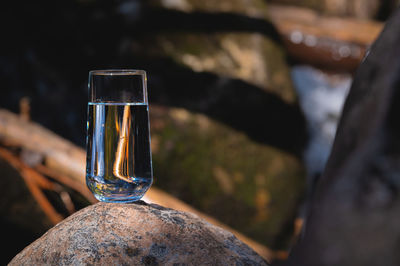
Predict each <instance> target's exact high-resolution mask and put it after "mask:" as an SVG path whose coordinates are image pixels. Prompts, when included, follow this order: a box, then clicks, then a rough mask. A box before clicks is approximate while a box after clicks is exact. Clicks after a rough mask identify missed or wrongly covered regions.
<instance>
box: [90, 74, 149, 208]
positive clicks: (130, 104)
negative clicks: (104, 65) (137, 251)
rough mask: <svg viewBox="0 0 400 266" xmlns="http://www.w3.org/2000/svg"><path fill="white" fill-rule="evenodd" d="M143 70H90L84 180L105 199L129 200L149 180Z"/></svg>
mask: <svg viewBox="0 0 400 266" xmlns="http://www.w3.org/2000/svg"><path fill="white" fill-rule="evenodd" d="M146 81H147V78H146V72H145V71H143V70H130V69H123V70H95V71H90V72H89V82H88V86H89V103H88V121H87V140H86V145H87V146H86V149H87V162H86V184H87V186H88V187H89V189H90V190H91V191H92V192H93V194H94V196H95V197H96V198H97V199H98V200H100V201H105V202H133V201H137V200H139V199H140V198H142V197H143V195H144V194H145V193H146V191H147V190H148V189H149V188H150V186H151V184H152V182H153V170H152V163H151V149H150V125H149V106H148V100H147V86H146Z"/></svg>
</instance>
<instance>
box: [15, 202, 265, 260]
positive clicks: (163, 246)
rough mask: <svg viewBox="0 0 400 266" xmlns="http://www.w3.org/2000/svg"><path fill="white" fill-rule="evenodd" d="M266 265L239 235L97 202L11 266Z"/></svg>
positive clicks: (191, 219) (175, 215) (174, 215)
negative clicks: (238, 237) (44, 265)
mask: <svg viewBox="0 0 400 266" xmlns="http://www.w3.org/2000/svg"><path fill="white" fill-rule="evenodd" d="M43 264H47V265H266V264H267V263H266V262H265V261H264V260H263V259H262V258H261V257H260V256H258V255H257V254H256V253H255V252H254V251H253V250H251V249H250V248H249V247H248V246H247V245H245V244H244V243H242V242H241V241H239V240H238V239H237V238H236V237H235V236H234V235H233V234H231V233H229V232H227V231H225V230H223V229H221V228H218V227H216V226H213V225H211V224H209V223H207V222H205V221H204V220H202V219H200V218H198V217H197V216H195V215H193V214H189V213H184V212H179V211H175V210H172V209H166V208H163V207H161V206H158V205H154V204H152V205H147V204H145V203H143V202H139V203H137V204H110V203H97V204H95V205H92V206H89V207H87V208H85V209H83V210H81V211H79V212H77V213H75V214H73V215H72V216H70V217H69V218H67V219H65V220H64V221H62V222H61V223H59V224H58V225H56V226H55V227H53V228H52V229H51V230H49V231H48V232H47V233H46V234H44V235H43V236H42V237H41V238H40V239H38V240H36V241H35V242H34V243H32V244H31V245H30V246H28V247H27V248H25V249H24V250H23V251H22V252H21V253H19V254H18V255H17V256H16V257H15V258H14V259H13V260H12V261H11V262H10V265H43Z"/></svg>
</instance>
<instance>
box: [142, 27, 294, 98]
mask: <svg viewBox="0 0 400 266" xmlns="http://www.w3.org/2000/svg"><path fill="white" fill-rule="evenodd" d="M145 43H147V44H146V45H145V44H143V45H142V46H146V49H140V50H141V51H147V52H148V53H149V54H150V55H151V56H154V55H161V56H163V57H169V58H171V59H173V61H175V62H176V63H177V64H179V65H183V66H185V67H188V68H191V69H193V70H194V71H197V72H211V73H215V74H218V75H221V76H226V77H230V78H234V79H241V80H243V81H245V82H248V83H250V84H252V85H255V86H258V87H260V88H261V89H263V90H265V91H268V92H271V93H273V94H275V95H277V96H279V97H280V98H281V99H282V100H284V101H285V102H287V103H294V102H296V94H295V90H294V88H293V86H292V83H291V79H290V75H289V67H288V66H287V63H286V58H285V52H284V50H283V48H282V47H280V46H279V45H277V44H276V43H275V42H273V41H272V40H270V39H268V38H267V37H265V36H263V35H261V34H258V33H211V34H210V33H185V32H179V33H178V32H175V33H163V34H158V35H157V36H156V37H151V38H150V39H149V40H147V41H145Z"/></svg>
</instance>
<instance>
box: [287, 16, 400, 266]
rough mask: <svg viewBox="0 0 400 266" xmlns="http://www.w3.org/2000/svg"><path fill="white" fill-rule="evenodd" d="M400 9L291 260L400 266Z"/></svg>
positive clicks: (369, 63) (349, 110)
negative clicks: (399, 254) (399, 252)
mask: <svg viewBox="0 0 400 266" xmlns="http://www.w3.org/2000/svg"><path fill="white" fill-rule="evenodd" d="M399 45H400V10H399V9H398V10H397V11H396V13H395V14H394V16H392V18H391V19H390V20H389V21H388V22H387V24H386V26H385V28H384V30H383V32H382V34H381V35H380V37H379V38H378V40H377V41H376V42H375V43H374V44H373V45H372V47H371V49H370V52H369V54H368V55H367V57H366V58H365V59H364V61H363V63H362V64H361V66H360V67H359V69H358V71H357V73H356V75H355V77H354V82H353V84H352V87H351V89H350V92H349V95H348V97H347V99H346V102H345V105H344V108H343V114H342V117H341V120H340V122H339V126H338V130H337V134H336V139H335V142H334V144H333V147H332V152H331V155H330V158H329V160H328V163H327V166H326V168H325V171H324V173H323V175H322V177H321V180H320V181H319V184H318V185H317V186H318V187H317V190H316V192H315V197H314V198H313V203H312V206H311V210H310V214H309V215H308V218H307V221H306V223H305V231H304V234H303V237H302V238H301V240H300V241H299V243H298V244H297V245H296V247H295V248H294V249H293V252H292V254H291V256H290V260H289V262H288V263H287V264H286V265H297V266H302V265H307V266H313V265H324V266H331V265H332V266H333V265H353V266H361V265H363V266H368V265H386V266H392V265H393V266H394V265H399V256H398V250H399V248H400V242H399V239H400V230H399V219H400V163H399V162H400V123H399V115H400V81H399V75H400V60H399V58H400V49H399Z"/></svg>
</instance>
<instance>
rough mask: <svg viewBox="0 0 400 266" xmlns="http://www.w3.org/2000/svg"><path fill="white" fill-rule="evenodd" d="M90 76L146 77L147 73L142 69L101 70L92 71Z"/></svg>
mask: <svg viewBox="0 0 400 266" xmlns="http://www.w3.org/2000/svg"><path fill="white" fill-rule="evenodd" d="M89 75H90V76H130V75H132V76H133V75H138V76H139V75H141V76H146V71H144V70H141V69H101V70H90V71H89Z"/></svg>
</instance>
